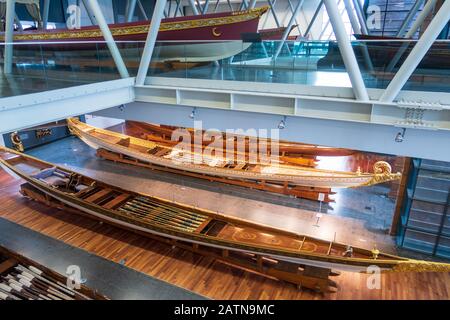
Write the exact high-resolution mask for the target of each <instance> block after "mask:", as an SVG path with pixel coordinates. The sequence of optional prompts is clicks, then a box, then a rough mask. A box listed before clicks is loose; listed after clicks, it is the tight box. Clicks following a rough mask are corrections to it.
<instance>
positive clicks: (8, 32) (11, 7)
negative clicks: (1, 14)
mask: <svg viewBox="0 0 450 320" xmlns="http://www.w3.org/2000/svg"><path fill="white" fill-rule="evenodd" d="M15 7H16V2H15V0H7V1H6V17H5V22H6V26H5V61H4V69H3V72H4V73H5V74H10V73H12V65H13V41H14V17H15V14H16V11H15Z"/></svg>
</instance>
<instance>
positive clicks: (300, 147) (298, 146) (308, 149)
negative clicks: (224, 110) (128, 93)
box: [127, 121, 355, 162]
mask: <svg viewBox="0 0 450 320" xmlns="http://www.w3.org/2000/svg"><path fill="white" fill-rule="evenodd" d="M127 123H129V124H130V125H131V126H133V127H135V128H137V129H138V130H140V131H142V138H144V139H146V140H150V141H154V142H158V143H164V144H167V145H171V146H173V145H174V144H176V142H174V141H172V140H171V137H172V134H173V131H174V130H177V129H180V128H178V127H174V126H167V125H155V124H151V123H144V122H138V121H127ZM182 129H186V130H188V131H189V132H190V134H191V136H192V143H194V135H195V130H194V129H193V128H182ZM204 133H205V132H204V131H202V134H204ZM226 138H228V139H230V138H231V139H234V140H235V141H237V140H238V139H239V138H240V136H239V135H235V134H231V135H230V134H228V136H225V133H223V139H226ZM241 138H242V137H241ZM243 139H245V145H246V146H245V149H246V152H248V140H249V139H248V137H243ZM224 141H225V140H224ZM258 141H265V142H266V143H267V145H268V148H269V149H270V143H271V139H263V138H258ZM202 143H203V144H204V145H208V144H209V143H210V141H202ZM276 143H278V146H279V147H278V149H279V152H280V157H282V159H280V160H282V161H283V159H284V158H286V159H284V160H286V161H287V162H289V161H288V160H289V159H287V158H293V159H292V161H295V160H294V159H295V158H296V157H302V156H305V155H306V156H334V157H339V156H349V155H352V154H354V153H355V151H354V150H350V149H342V148H332V147H324V146H317V145H312V144H305V143H297V142H290V141H284V140H277V141H276ZM224 147H225V146H224ZM235 149H236V147H235Z"/></svg>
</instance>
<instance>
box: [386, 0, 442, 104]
mask: <svg viewBox="0 0 450 320" xmlns="http://www.w3.org/2000/svg"><path fill="white" fill-rule="evenodd" d="M449 19H450V1H448V0H447V1H445V2H444V3H443V4H442V6H441V8H440V9H439V11H438V12H437V13H436V15H435V16H434V18H433V20H432V21H431V22H430V24H429V25H428V28H427V30H425V32H424V33H423V35H422V36H421V37H420V39H419V41H418V42H417V44H416V45H415V46H414V48H413V49H412V50H411V52H410V54H409V55H408V57H407V58H406V60H405V62H404V63H403V64H402V66H401V67H400V69H399V70H398V72H397V73H396V75H395V77H394V78H393V79H392V81H391V82H390V83H389V85H388V87H387V88H386V90H385V92H384V94H383V95H382V96H381V98H380V101H382V102H392V101H394V99H395V98H396V97H397V95H398V94H399V92H400V90H401V89H402V88H403V86H404V85H405V83H406V82H407V81H408V79H409V77H410V76H411V75H412V74H413V72H414V70H415V69H416V68H417V66H418V65H419V63H420V61H422V59H423V57H424V56H425V54H426V53H427V52H428V50H429V49H430V47H431V46H432V45H433V42H434V41H435V40H436V39H437V37H438V36H439V33H441V31H442V29H444V27H445V25H446V24H447V22H448V21H449Z"/></svg>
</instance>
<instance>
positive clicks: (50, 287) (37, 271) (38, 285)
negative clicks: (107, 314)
mask: <svg viewBox="0 0 450 320" xmlns="http://www.w3.org/2000/svg"><path fill="white" fill-rule="evenodd" d="M66 283H67V278H66V277H64V276H62V275H61V274H59V273H57V272H55V271H53V270H51V269H49V268H46V267H44V266H43V265H40V264H38V263H37V262H35V261H33V260H31V259H29V258H27V257H25V256H22V255H20V254H18V253H17V252H14V251H11V250H9V249H7V248H5V247H3V246H0V301H1V300H109V299H108V298H107V297H105V296H103V295H101V294H99V293H98V292H97V291H96V290H92V289H90V288H88V287H86V286H84V285H80V289H71V288H69V287H68V286H67V285H66Z"/></svg>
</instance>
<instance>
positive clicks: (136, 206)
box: [126, 202, 202, 226]
mask: <svg viewBox="0 0 450 320" xmlns="http://www.w3.org/2000/svg"><path fill="white" fill-rule="evenodd" d="M126 205H129V206H133V207H135V208H138V209H141V210H143V211H148V210H152V211H154V208H150V207H146V206H142V205H140V204H137V203H134V202H130V203H127V204H126ZM152 211H150V212H149V215H151V214H152V213H151V212H152ZM161 215H163V216H168V217H173V219H175V220H178V221H180V222H184V223H187V224H189V225H197V226H198V225H200V224H201V223H202V221H192V220H190V219H189V218H187V217H178V216H177V215H178V213H177V212H170V213H169V212H165V211H162V212H160V213H158V216H161ZM154 216H156V215H154Z"/></svg>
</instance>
